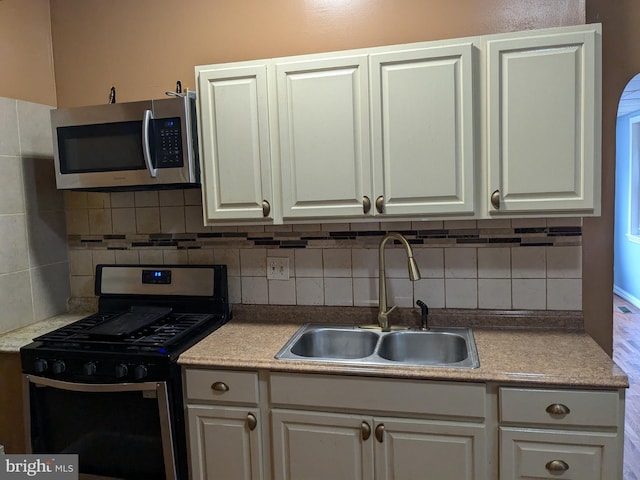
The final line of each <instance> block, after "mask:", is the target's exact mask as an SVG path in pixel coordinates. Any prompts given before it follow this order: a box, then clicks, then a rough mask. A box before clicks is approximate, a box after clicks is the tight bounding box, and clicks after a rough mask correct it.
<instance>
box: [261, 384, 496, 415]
mask: <svg viewBox="0 0 640 480" xmlns="http://www.w3.org/2000/svg"><path fill="white" fill-rule="evenodd" d="M270 387H271V388H270V395H271V403H272V404H274V405H278V406H290V407H296V406H302V407H311V408H315V409H330V410H335V409H349V410H350V411H354V410H361V411H367V412H371V411H375V412H385V414H390V413H392V412H393V413H400V414H412V415H442V416H455V417H469V418H473V419H481V418H484V417H485V415H486V387H485V385H484V384H478V383H454V382H440V381H434V382H431V381H426V380H400V379H391V378H373V377H356V376H353V377H347V376H336V375H304V374H286V373H273V374H271V379H270Z"/></svg>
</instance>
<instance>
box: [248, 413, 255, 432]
mask: <svg viewBox="0 0 640 480" xmlns="http://www.w3.org/2000/svg"><path fill="white" fill-rule="evenodd" d="M257 426H258V420H257V419H256V416H255V415H254V414H253V413H248V414H247V427H248V428H249V430H251V431H252V432H253V431H254V430H255V429H256V427H257Z"/></svg>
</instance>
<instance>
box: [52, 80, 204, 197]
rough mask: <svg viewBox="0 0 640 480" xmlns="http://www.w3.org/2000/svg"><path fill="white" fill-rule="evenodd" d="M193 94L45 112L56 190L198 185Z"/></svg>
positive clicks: (198, 170)
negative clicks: (50, 131)
mask: <svg viewBox="0 0 640 480" xmlns="http://www.w3.org/2000/svg"><path fill="white" fill-rule="evenodd" d="M195 109H196V101H195V93H193V92H187V93H186V94H180V95H177V96H174V97H171V98H164V99H159V100H148V101H141V102H130V103H114V104H106V105H96V106H88V107H77V108H69V109H57V110H52V111H51V127H52V133H53V147H54V160H55V166H56V184H57V187H58V188H59V189H87V190H131V189H150V188H174V187H183V186H193V185H198V184H199V183H200V169H199V165H198V144H197V138H198V137H197V127H196V114H195Z"/></svg>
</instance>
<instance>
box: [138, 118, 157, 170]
mask: <svg viewBox="0 0 640 480" xmlns="http://www.w3.org/2000/svg"><path fill="white" fill-rule="evenodd" d="M152 119H153V112H152V111H151V110H145V111H144V117H143V119H142V153H143V155H144V163H146V164H147V170H149V175H150V176H151V177H152V178H156V177H157V176H158V169H157V168H154V167H153V165H152V163H151V161H152V159H151V147H150V145H149V126H150V124H151V120H152Z"/></svg>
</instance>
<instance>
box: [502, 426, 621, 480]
mask: <svg viewBox="0 0 640 480" xmlns="http://www.w3.org/2000/svg"><path fill="white" fill-rule="evenodd" d="M619 448H622V445H621V442H618V438H617V435H616V434H615V433H595V432H584V431H580V432H572V431H562V430H533V429H525V428H507V427H502V428H500V479H501V480H518V479H522V480H525V479H530V478H549V479H553V478H563V479H567V480H614V479H621V478H622V471H621V470H620V469H619V465H620V464H621V462H618V457H617V456H616V452H617V450H618V449H619Z"/></svg>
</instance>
